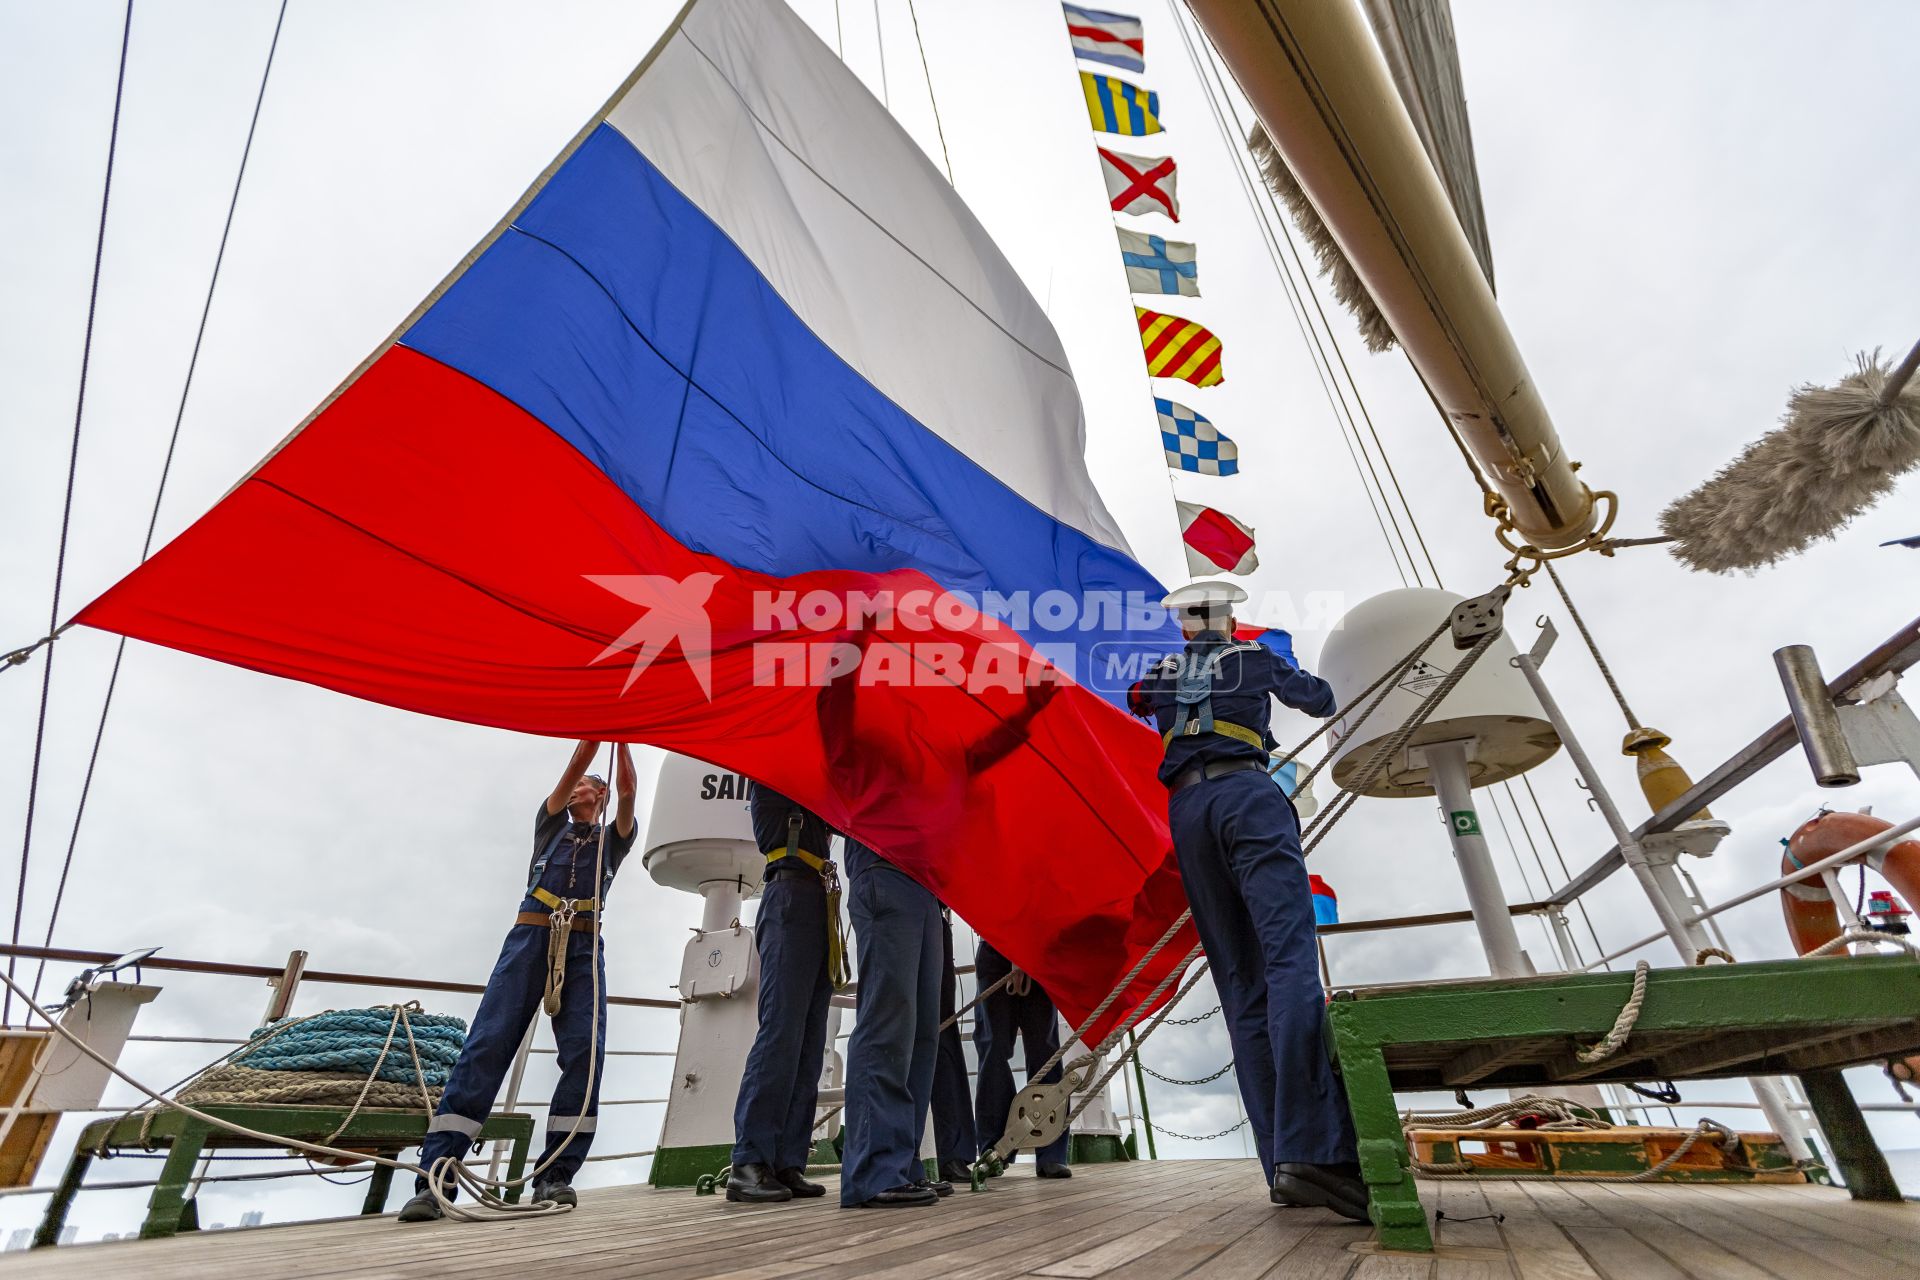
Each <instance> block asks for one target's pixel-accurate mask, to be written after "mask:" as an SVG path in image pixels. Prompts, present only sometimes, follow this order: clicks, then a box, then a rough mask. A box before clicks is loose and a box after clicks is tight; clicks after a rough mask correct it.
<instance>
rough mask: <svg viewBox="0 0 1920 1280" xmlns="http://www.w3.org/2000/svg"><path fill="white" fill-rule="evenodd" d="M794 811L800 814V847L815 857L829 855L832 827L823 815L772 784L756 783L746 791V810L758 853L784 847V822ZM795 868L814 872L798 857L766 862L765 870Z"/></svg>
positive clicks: (786, 821) (830, 855)
mask: <svg viewBox="0 0 1920 1280" xmlns="http://www.w3.org/2000/svg"><path fill="white" fill-rule="evenodd" d="M796 810H797V811H798V812H799V814H800V847H801V848H802V849H805V850H806V851H807V852H808V853H810V854H812V855H813V856H814V857H816V858H830V857H832V856H833V844H832V842H833V828H832V827H830V826H828V825H827V823H826V820H825V819H824V818H822V817H821V816H820V815H819V814H817V813H815V812H813V810H811V809H809V808H807V807H806V806H804V805H802V804H801V803H800V802H799V801H797V800H789V799H787V797H785V796H783V795H781V794H780V793H779V792H778V791H775V790H774V789H773V788H772V787H769V786H766V785H765V784H763V783H759V782H756V783H754V784H753V786H752V787H751V788H750V789H749V791H748V793H747V812H748V813H749V814H750V815H751V816H752V818H753V842H754V843H755V844H756V845H758V846H759V847H760V852H762V853H772V852H773V851H774V850H775V849H782V848H785V847H786V843H787V825H788V822H789V818H790V815H791V814H793V813H794V812H795V811H796ZM794 867H798V868H800V869H801V870H802V871H806V872H808V873H809V874H815V873H814V872H813V869H812V868H811V867H809V866H807V865H806V864H805V863H803V862H801V861H800V859H798V858H791V859H789V858H782V859H780V860H779V861H778V862H775V863H771V864H769V866H768V870H769V872H773V871H776V870H777V871H786V870H789V869H791V868H794Z"/></svg>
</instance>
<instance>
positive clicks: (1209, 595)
mask: <svg viewBox="0 0 1920 1280" xmlns="http://www.w3.org/2000/svg"><path fill="white" fill-rule="evenodd" d="M1246 598H1247V593H1246V590H1245V589H1244V588H1242V587H1237V586H1235V585H1234V584H1233V583H1231V582H1221V581H1220V580H1219V579H1217V578H1216V579H1210V580H1207V581H1203V582H1190V583H1188V584H1187V585H1186V586H1184V587H1180V588H1178V589H1176V590H1174V591H1170V592H1168V593H1167V598H1166V599H1164V600H1162V601H1161V602H1160V603H1161V604H1163V605H1165V606H1166V607H1167V608H1169V609H1208V610H1215V609H1225V608H1228V607H1230V606H1232V605H1236V604H1239V603H1240V602H1241V601H1242V600H1245V599H1246Z"/></svg>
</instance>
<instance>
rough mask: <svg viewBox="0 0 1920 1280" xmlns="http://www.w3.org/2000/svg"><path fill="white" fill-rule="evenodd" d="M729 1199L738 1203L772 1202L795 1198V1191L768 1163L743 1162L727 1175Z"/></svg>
mask: <svg viewBox="0 0 1920 1280" xmlns="http://www.w3.org/2000/svg"><path fill="white" fill-rule="evenodd" d="M727 1199H729V1200H732V1201H734V1202H735V1203H737V1204H739V1203H744V1204H771V1203H773V1202H774V1201H777V1200H791V1199H793V1191H792V1189H791V1188H790V1187H788V1186H787V1185H786V1184H785V1183H784V1182H782V1181H780V1179H779V1178H778V1177H776V1176H775V1175H774V1172H773V1170H771V1169H769V1168H767V1166H766V1165H763V1164H742V1165H735V1166H734V1168H733V1171H732V1172H731V1173H729V1174H728V1175H727Z"/></svg>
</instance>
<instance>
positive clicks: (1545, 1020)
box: [1327, 955, 1920, 1251]
mask: <svg viewBox="0 0 1920 1280" xmlns="http://www.w3.org/2000/svg"><path fill="white" fill-rule="evenodd" d="M1632 990H1633V975H1632V974H1631V973H1583V974H1560V975H1554V976H1547V977H1537V978H1513V979H1504V980H1499V981H1467V982H1441V983H1425V984H1418V985H1409V986H1395V987H1378V988H1373V989H1370V990H1363V991H1351V992H1347V991H1343V992H1339V993H1338V994H1336V995H1335V996H1334V998H1333V1001H1332V1002H1331V1003H1330V1004H1329V1006H1328V1010H1327V1014H1328V1020H1329V1023H1330V1025H1331V1027H1332V1033H1333V1042H1334V1047H1335V1050H1336V1052H1337V1053H1338V1055H1339V1058H1340V1069H1341V1072H1342V1075H1343V1076H1344V1078H1345V1081H1346V1088H1347V1098H1348V1103H1349V1106H1350V1107H1351V1109H1352V1112H1353V1120H1354V1128H1355V1131H1356V1136H1357V1137H1358V1139H1359V1144H1360V1168H1361V1174H1362V1176H1363V1177H1364V1178H1365V1179H1366V1182H1367V1189H1368V1192H1369V1195H1370V1199H1371V1209H1372V1216H1373V1220H1374V1223H1375V1224H1376V1226H1377V1227H1378V1228H1379V1232H1380V1243H1381V1245H1382V1246H1383V1247H1385V1248H1389V1249H1410V1250H1420V1251H1426V1250H1431V1249H1432V1248H1433V1241H1432V1237H1431V1235H1430V1234H1429V1232H1428V1229H1427V1219H1426V1211H1425V1210H1424V1209H1423V1208H1422V1206H1421V1204H1420V1193H1419V1190H1418V1188H1417V1186H1416V1184H1415V1182H1414V1175H1413V1172H1412V1169H1411V1167H1410V1164H1409V1160H1408V1152H1407V1144H1406V1139H1405V1136H1404V1135H1403V1134H1402V1132H1401V1127H1400V1116H1399V1112H1398V1109H1397V1107H1396V1106H1395V1103H1394V1096H1393V1095H1394V1091H1395V1090H1396V1089H1398V1090H1440V1089H1446V1090H1452V1089H1464V1088H1507V1087H1518V1088H1523V1089H1524V1088H1533V1089H1538V1088H1541V1087H1543V1086H1551V1085H1557V1084H1599V1083H1603V1082H1627V1081H1644V1080H1702V1079H1715V1078H1721V1077H1727V1076H1755V1075H1797V1076H1799V1077H1800V1080H1801V1083H1802V1084H1803V1085H1804V1086H1805V1088H1806V1091H1807V1098H1808V1101H1809V1102H1810V1103H1811V1104H1812V1107H1813V1111H1814V1115H1815V1117H1816V1118H1817V1119H1818V1120H1819V1122H1820V1127H1821V1129H1822V1131H1823V1132H1824V1133H1825V1134H1826V1136H1827V1140H1828V1142H1829V1143H1831V1144H1832V1147H1833V1150H1832V1151H1831V1152H1830V1153H1829V1155H1830V1156H1831V1158H1832V1160H1833V1163H1834V1164H1835V1165H1836V1166H1837V1167H1838V1169H1839V1171H1840V1173H1841V1176H1842V1177H1843V1178H1844V1179H1845V1181H1846V1184H1847V1188H1848V1190H1849V1192H1850V1193H1851V1195H1852V1196H1853V1198H1854V1199H1856V1200H1899V1199H1900V1198H1901V1196H1900V1191H1899V1188H1898V1186H1897V1185H1896V1184H1895V1183H1894V1180H1893V1177H1892V1174H1891V1173H1890V1172H1889V1170H1888V1168H1887V1162H1886V1157H1885V1156H1884V1155H1882V1154H1881V1151H1880V1148H1879V1146H1878V1145H1877V1144H1876V1143H1875V1142H1874V1139H1873V1135H1872V1133H1871V1132H1870V1131H1869V1130H1868V1128H1867V1125H1866V1121H1865V1118H1864V1117H1863V1116H1862V1115H1861V1113H1860V1108H1859V1105H1858V1104H1857V1103H1856V1102H1855V1101H1854V1099H1853V1095H1852V1093H1851V1092H1849V1090H1848V1088H1847V1084H1846V1081H1845V1079H1844V1078H1843V1077H1842V1076H1841V1074H1840V1072H1841V1069H1842V1068H1844V1067H1849V1066H1856V1065H1859V1064H1862V1063H1873V1062H1880V1061H1883V1060H1885V1059H1888V1058H1893V1057H1905V1056H1907V1055H1910V1054H1913V1053H1915V1052H1920V960H1916V959H1914V958H1913V957H1911V956H1904V955H1901V956H1834V957H1823V958H1820V959H1814V960H1806V959H1802V960H1782V961H1766V962H1761V963H1753V964H1731V965H1721V964H1715V965H1708V966H1704V967H1701V968H1693V969H1656V970H1654V971H1653V972H1652V973H1651V974H1649V975H1648V981H1647V996H1646V1002H1645V1004H1644V1006H1643V1007H1642V1008H1641V1011H1640V1017H1639V1021H1638V1022H1637V1023H1636V1024H1635V1026H1634V1030H1633V1033H1632V1035H1631V1036H1629V1037H1628V1039H1627V1041H1626V1043H1625V1045H1624V1046H1623V1047H1622V1048H1621V1049H1620V1051H1619V1052H1618V1053H1615V1054H1614V1055H1613V1056H1611V1057H1609V1058H1606V1059H1604V1060H1602V1061H1600V1062H1596V1063H1591V1064H1583V1063H1581V1062H1580V1061H1579V1060H1578V1058H1576V1057H1575V1051H1576V1049H1578V1048H1583V1047H1585V1046H1586V1045H1589V1044H1593V1043H1595V1042H1597V1041H1598V1040H1599V1039H1600V1038H1601V1037H1602V1036H1604V1035H1605V1034H1606V1033H1607V1032H1608V1031H1609V1030H1610V1029H1611V1028H1612V1027H1613V1024H1614V1019H1615V1018H1616V1017H1617V1016H1618V1015H1619V1013H1620V1010H1621V1009H1622V1007H1624V1006H1625V1004H1626V1002H1627V998H1628V996H1629V995H1630V994H1631V992H1632Z"/></svg>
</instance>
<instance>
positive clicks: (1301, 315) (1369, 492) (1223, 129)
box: [1174, 10, 1419, 586]
mask: <svg viewBox="0 0 1920 1280" xmlns="http://www.w3.org/2000/svg"><path fill="white" fill-rule="evenodd" d="M1174 16H1175V22H1174V26H1175V27H1177V28H1179V30H1180V37H1181V40H1182V41H1183V42H1184V43H1185V44H1186V47H1187V57H1188V59H1189V61H1191V62H1192V63H1193V68H1194V74H1195V75H1196V76H1198V77H1200V82H1201V88H1202V89H1203V90H1207V91H1208V92H1207V104H1208V106H1209V108H1211V110H1212V112H1213V117H1214V123H1215V124H1216V125H1217V126H1218V127H1219V130H1220V134H1221V137H1222V139H1223V140H1224V141H1225V142H1226V144H1227V148H1228V152H1229V154H1230V155H1231V156H1233V157H1234V159H1233V171H1234V173H1235V175H1236V176H1237V177H1238V178H1239V179H1240V189H1241V194H1242V195H1243V196H1245V197H1246V201H1247V210H1248V212H1249V213H1250V214H1252V216H1253V220H1254V224H1255V225H1256V226H1258V227H1259V228H1260V232H1261V238H1262V240H1263V242H1264V243H1265V245H1266V249H1267V257H1268V259H1269V261H1270V262H1271V263H1272V264H1273V270H1274V274H1275V275H1277V276H1278V277H1279V278H1280V284H1281V288H1282V290H1283V292H1285V293H1286V295H1287V305H1288V308H1289V309H1290V310H1291V311H1292V313H1293V322H1294V325H1295V327H1296V328H1298V329H1299V331H1300V337H1301V340H1302V341H1303V342H1304V343H1306V345H1307V351H1308V362H1309V363H1310V364H1312V365H1313V372H1314V376H1315V377H1316V378H1318V379H1319V381H1320V391H1321V394H1323V395H1324V396H1325V397H1326V399H1327V407H1328V408H1329V409H1330V410H1332V412H1333V422H1334V428H1335V429H1336V430H1337V431H1339V432H1340V439H1341V442H1342V443H1343V444H1345V445H1346V448H1347V456H1348V457H1349V458H1350V459H1352V461H1353V470H1354V475H1355V476H1356V477H1357V478H1358V479H1359V481H1360V490H1361V492H1362V493H1364V494H1365V495H1366V498H1367V505H1368V506H1369V507H1370V508H1371V509H1372V511H1373V519H1374V523H1375V524H1377V525H1378V526H1379V528H1380V537H1381V538H1382V540H1384V541H1385V542H1386V544H1387V556H1388V558H1389V559H1391V560H1392V561H1393V570H1394V573H1395V574H1396V575H1397V576H1398V577H1399V579H1400V585H1401V586H1407V585H1409V584H1408V582H1407V574H1406V570H1405V569H1403V568H1402V567H1401V564H1400V552H1399V550H1397V549H1396V548H1395V547H1394V542H1393V534H1392V533H1388V532H1387V521H1388V520H1389V519H1393V523H1394V533H1399V532H1400V527H1399V521H1398V519H1397V518H1394V517H1393V516H1392V508H1391V504H1387V509H1386V513H1385V514H1384V515H1383V514H1382V504H1383V503H1385V499H1386V490H1385V488H1384V487H1383V486H1380V484H1379V479H1380V478H1379V474H1378V473H1377V472H1373V461H1372V459H1371V458H1368V459H1367V462H1366V469H1365V470H1362V468H1361V458H1362V457H1363V456H1364V455H1365V453H1366V450H1365V448H1364V446H1363V447H1361V448H1359V449H1358V450H1356V448H1355V441H1357V440H1358V439H1359V433H1358V431H1357V430H1356V431H1353V433H1352V437H1351V438H1349V434H1348V433H1349V430H1350V429H1351V422H1350V421H1349V422H1342V420H1341V411H1342V408H1343V407H1344V401H1338V400H1336V397H1335V393H1334V387H1333V382H1332V375H1333V363H1332V362H1331V361H1329V360H1327V359H1326V352H1325V350H1324V348H1323V347H1322V346H1321V345H1320V340H1319V336H1318V334H1316V333H1314V332H1313V329H1312V325H1311V324H1310V323H1309V321H1308V319H1307V312H1306V306H1305V304H1304V303H1302V302H1301V301H1300V299H1299V297H1298V293H1297V291H1296V288H1295V285H1294V282H1293V280H1292V278H1291V277H1290V276H1289V275H1288V274H1287V269H1286V265H1285V261H1284V259H1282V257H1281V256H1280V248H1279V240H1278V238H1277V234H1276V232H1275V231H1274V229H1273V227H1272V226H1271V225H1269V223H1268V221H1267V214H1266V213H1265V212H1264V211H1263V210H1262V209H1261V206H1260V204H1259V199H1258V197H1257V196H1255V195H1254V192H1253V187H1252V185H1251V183H1250V181H1249V180H1248V178H1247V176H1246V173H1245V171H1244V170H1243V169H1242V167H1241V165H1240V162H1239V158H1238V156H1239V152H1240V150H1241V149H1242V147H1241V144H1240V143H1239V142H1238V141H1237V140H1235V139H1233V138H1232V137H1230V136H1229V132H1228V128H1227V124H1226V118H1225V116H1224V115H1222V114H1221V112H1220V109H1219V105H1218V104H1217V103H1216V102H1215V101H1214V99H1213V96H1212V92H1211V90H1210V88H1209V86H1208V85H1207V82H1206V77H1205V75H1204V74H1203V73H1202V72H1201V70H1200V64H1199V59H1198V57H1197V56H1196V54H1195V52H1194V48H1193V45H1192V42H1191V40H1190V38H1189V37H1188V35H1187V31H1186V28H1185V27H1184V26H1183V25H1182V24H1181V23H1180V21H1179V15H1178V12H1177V10H1176V12H1175V15H1174ZM1316 357H1317V358H1316ZM1323 365H1324V366H1325V368H1324V370H1323V368H1322V366H1323ZM1369 472H1373V480H1374V484H1373V486H1371V487H1370V486H1369V485H1368V483H1367V475H1368V473H1369ZM1375 488H1379V489H1380V500H1379V501H1376V500H1375V498H1374V489H1375ZM1400 541H1401V545H1402V546H1403V547H1404V546H1405V545H1406V536H1405V535H1404V534H1401V536H1400ZM1407 561H1408V563H1409V564H1413V555H1412V552H1411V550H1409V551H1408V552H1407ZM1414 576H1415V578H1416V579H1418V577H1419V573H1418V567H1417V566H1415V574H1414Z"/></svg>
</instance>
